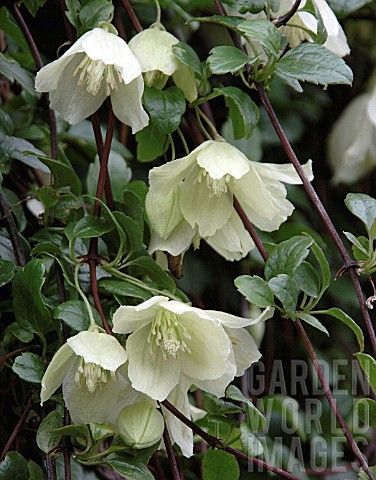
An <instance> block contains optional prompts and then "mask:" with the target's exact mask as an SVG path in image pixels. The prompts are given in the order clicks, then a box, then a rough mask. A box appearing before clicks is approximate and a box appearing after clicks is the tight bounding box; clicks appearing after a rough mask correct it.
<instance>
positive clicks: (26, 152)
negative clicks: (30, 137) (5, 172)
mask: <svg viewBox="0 0 376 480" xmlns="http://www.w3.org/2000/svg"><path fill="white" fill-rule="evenodd" d="M1 155H5V156H8V157H10V158H14V159H15V160H18V161H20V162H22V163H24V164H25V165H28V166H29V167H31V168H35V169H37V170H40V171H41V172H44V173H50V169H49V168H48V167H47V166H46V165H44V164H43V163H42V162H41V161H40V160H39V158H38V157H39V156H40V155H43V152H41V151H40V150H38V149H37V148H35V147H34V145H32V144H31V143H30V142H28V141H27V140H24V139H23V138H18V137H10V136H8V135H4V134H3V133H1V132H0V156H1Z"/></svg>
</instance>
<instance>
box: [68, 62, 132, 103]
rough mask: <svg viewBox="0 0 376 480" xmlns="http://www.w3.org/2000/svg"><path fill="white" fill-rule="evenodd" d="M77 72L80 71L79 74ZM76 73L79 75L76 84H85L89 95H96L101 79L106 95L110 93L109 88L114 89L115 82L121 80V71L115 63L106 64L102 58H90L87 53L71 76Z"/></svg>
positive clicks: (115, 87)
mask: <svg viewBox="0 0 376 480" xmlns="http://www.w3.org/2000/svg"><path fill="white" fill-rule="evenodd" d="M79 72H81V73H80V74H79ZM78 74H79V75H80V76H79V77H78V85H85V87H86V90H87V91H88V92H89V93H90V94H91V95H97V93H98V92H99V89H100V88H101V85H102V81H103V80H104V82H105V87H106V94H107V95H110V93H111V89H113V90H116V89H117V84H118V83H119V82H120V83H121V82H122V81H123V80H122V77H121V73H120V71H119V69H118V68H117V67H116V66H115V65H106V64H105V63H103V62H102V60H92V59H91V58H90V57H88V56H87V55H85V57H84V59H83V60H82V62H81V63H80V64H79V65H78V67H77V68H76V70H75V71H74V73H73V76H76V75H78Z"/></svg>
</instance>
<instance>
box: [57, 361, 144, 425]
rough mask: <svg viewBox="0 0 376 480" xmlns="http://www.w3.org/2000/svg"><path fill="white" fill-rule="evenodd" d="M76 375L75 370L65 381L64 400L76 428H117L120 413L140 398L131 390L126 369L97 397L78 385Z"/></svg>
mask: <svg viewBox="0 0 376 480" xmlns="http://www.w3.org/2000/svg"><path fill="white" fill-rule="evenodd" d="M75 375H76V369H75V368H72V369H71V370H70V372H69V373H68V375H67V376H66V378H65V379H64V383H63V396H64V401H65V404H66V406H67V408H68V410H69V413H70V415H71V418H72V422H73V423H76V424H85V423H112V424H115V423H116V420H117V417H118V416H119V413H120V412H121V410H122V409H123V408H124V407H125V406H127V405H130V404H131V403H134V402H135V401H136V400H137V399H138V398H139V397H140V396H141V394H140V393H139V392H136V391H135V390H133V388H132V387H131V385H130V382H129V380H128V377H127V367H126V366H125V365H124V366H121V367H120V368H119V369H118V370H117V372H116V373H115V376H114V377H113V378H111V379H109V380H108V382H107V383H106V384H105V385H104V386H103V387H102V388H97V389H96V390H95V392H94V393H90V392H89V390H87V388H85V387H82V386H81V385H80V383H79V382H76V381H75Z"/></svg>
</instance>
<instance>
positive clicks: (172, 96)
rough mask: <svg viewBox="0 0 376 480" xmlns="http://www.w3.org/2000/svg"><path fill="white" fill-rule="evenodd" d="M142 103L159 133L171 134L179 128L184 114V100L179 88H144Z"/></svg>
mask: <svg viewBox="0 0 376 480" xmlns="http://www.w3.org/2000/svg"><path fill="white" fill-rule="evenodd" d="M144 102H145V108H146V110H147V111H148V112H149V115H150V118H151V120H152V122H153V124H154V125H155V127H156V128H157V129H158V130H159V131H160V132H161V133H164V134H168V133H172V132H174V131H175V130H176V129H177V128H178V127H179V125H180V122H181V117H182V115H183V114H184V112H185V98H184V94H183V92H182V91H181V90H180V89H179V88H177V87H170V88H167V89H166V90H157V89H156V88H151V87H149V88H146V89H145V93H144Z"/></svg>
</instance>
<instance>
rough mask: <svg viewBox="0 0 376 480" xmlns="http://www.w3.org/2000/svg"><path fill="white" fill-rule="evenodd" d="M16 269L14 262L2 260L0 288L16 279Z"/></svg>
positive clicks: (0, 261)
mask: <svg viewBox="0 0 376 480" xmlns="http://www.w3.org/2000/svg"><path fill="white" fill-rule="evenodd" d="M15 271H16V267H15V265H14V264H13V263H12V262H8V261H7V260H1V259H0V287H2V286H3V285H6V284H7V283H9V282H10V281H11V280H12V278H13V277H14V274H15Z"/></svg>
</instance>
